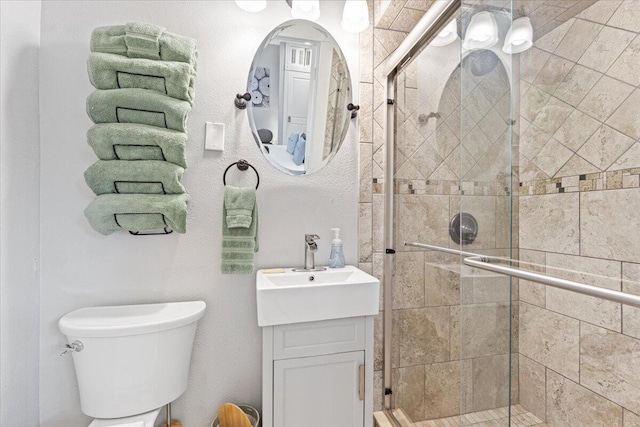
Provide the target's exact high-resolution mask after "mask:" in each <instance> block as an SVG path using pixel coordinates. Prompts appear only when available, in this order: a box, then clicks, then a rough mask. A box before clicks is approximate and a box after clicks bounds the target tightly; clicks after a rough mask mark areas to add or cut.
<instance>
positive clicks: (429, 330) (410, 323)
mask: <svg viewBox="0 0 640 427" xmlns="http://www.w3.org/2000/svg"><path fill="white" fill-rule="evenodd" d="M399 316H400V318H399V320H400V344H399V345H400V366H412V365H424V364H427V363H434V362H444V361H447V360H449V339H450V336H449V335H450V316H449V307H428V308H418V309H409V310H401V311H400V314H399Z"/></svg>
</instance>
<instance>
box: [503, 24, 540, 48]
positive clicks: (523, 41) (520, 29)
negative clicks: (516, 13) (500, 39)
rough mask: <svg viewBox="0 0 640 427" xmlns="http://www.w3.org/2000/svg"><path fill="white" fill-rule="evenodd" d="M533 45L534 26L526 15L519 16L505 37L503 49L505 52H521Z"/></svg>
mask: <svg viewBox="0 0 640 427" xmlns="http://www.w3.org/2000/svg"><path fill="white" fill-rule="evenodd" d="M531 46H533V27H532V26H531V20H530V19H529V18H527V17H526V16H525V17H524V18H518V19H516V20H515V21H513V23H512V24H511V28H509V31H508V32H507V36H506V37H505V39H504V46H502V51H503V52H504V53H520V52H524V51H525V50H527V49H529V48H531Z"/></svg>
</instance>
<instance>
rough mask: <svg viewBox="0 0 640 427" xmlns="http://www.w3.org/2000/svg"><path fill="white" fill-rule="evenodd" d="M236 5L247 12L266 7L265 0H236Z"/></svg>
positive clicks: (258, 10) (257, 10)
mask: <svg viewBox="0 0 640 427" xmlns="http://www.w3.org/2000/svg"><path fill="white" fill-rule="evenodd" d="M236 5H237V6H238V7H239V8H240V9H242V10H244V11H247V12H260V11H262V10H264V8H265V7H267V0H236Z"/></svg>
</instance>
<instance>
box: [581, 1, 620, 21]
mask: <svg viewBox="0 0 640 427" xmlns="http://www.w3.org/2000/svg"><path fill="white" fill-rule="evenodd" d="M621 3H622V0H607V1H597V2H595V3H594V4H593V5H592V6H589V7H588V8H587V9H586V10H585V11H584V12H582V13H581V14H580V15H578V18H582V19H586V20H588V21H594V22H599V23H601V24H606V22H607V21H608V20H609V19H610V18H611V16H613V14H614V12H615V11H616V9H617V8H618V6H620V4H621Z"/></svg>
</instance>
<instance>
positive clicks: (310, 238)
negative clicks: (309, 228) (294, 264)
mask: <svg viewBox="0 0 640 427" xmlns="http://www.w3.org/2000/svg"><path fill="white" fill-rule="evenodd" d="M319 238H320V236H318V235H317V234H305V235H304V268H295V269H294V271H324V270H326V267H316V264H315V260H314V254H315V253H316V252H317V251H318V244H317V243H316V240H318V239H319Z"/></svg>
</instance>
